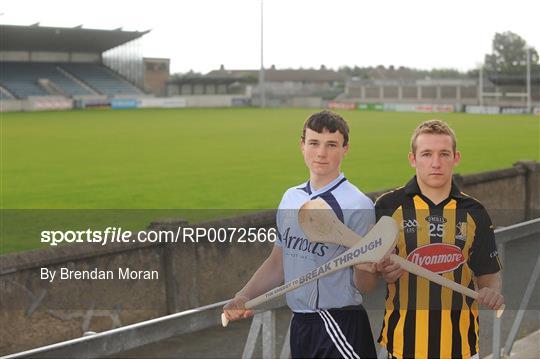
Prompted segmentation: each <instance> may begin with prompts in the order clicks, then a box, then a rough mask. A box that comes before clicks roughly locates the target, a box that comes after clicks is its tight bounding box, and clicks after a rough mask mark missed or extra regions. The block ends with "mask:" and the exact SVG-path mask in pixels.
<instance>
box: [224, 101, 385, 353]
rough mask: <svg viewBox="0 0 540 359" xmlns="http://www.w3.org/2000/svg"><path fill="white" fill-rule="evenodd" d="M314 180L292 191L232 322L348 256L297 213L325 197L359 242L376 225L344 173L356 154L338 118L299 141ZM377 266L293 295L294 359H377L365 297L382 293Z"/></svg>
mask: <svg viewBox="0 0 540 359" xmlns="http://www.w3.org/2000/svg"><path fill="white" fill-rule="evenodd" d="M300 147H301V151H302V154H303V156H304V161H305V163H306V165H307V167H308V169H309V180H308V181H307V182H305V183H303V184H300V185H298V186H294V187H292V188H290V189H288V190H287V191H286V192H285V194H284V195H283V198H282V200H281V203H280V205H279V208H278V211H277V217H276V223H277V229H278V234H279V240H278V241H277V242H276V244H275V246H274V248H273V250H272V252H271V254H270V255H269V257H268V258H267V259H266V260H265V261H264V263H263V264H262V265H261V266H260V267H259V269H258V270H257V271H256V272H255V274H254V275H253V276H252V277H251V279H250V280H249V281H248V283H247V284H246V285H245V286H244V288H242V289H241V290H240V291H239V292H238V293H237V294H236V295H235V297H234V298H233V299H232V300H231V301H230V302H229V303H227V305H225V307H224V312H225V315H226V317H227V318H228V319H229V320H236V319H240V318H245V317H248V316H250V315H252V311H250V310H246V309H245V307H244V304H245V302H247V301H248V300H249V299H251V298H254V297H256V296H258V295H260V294H262V293H264V292H266V291H268V290H270V289H272V288H274V287H276V286H278V285H280V284H282V283H283V282H284V281H290V280H292V279H294V278H296V277H298V276H300V275H302V274H305V273H307V272H309V271H311V270H313V269H315V268H317V267H318V266H320V265H322V264H324V263H326V262H328V261H329V260H330V259H332V258H335V257H336V256H338V255H340V254H341V253H343V252H345V251H346V248H345V247H343V246H339V245H335V244H329V243H320V244H317V243H310V242H309V241H308V240H307V236H306V235H305V234H304V232H303V231H302V229H301V228H300V225H299V224H298V210H299V208H300V207H301V206H302V205H303V204H304V203H306V202H307V201H309V200H312V199H315V198H318V197H321V198H322V199H324V200H325V201H326V202H327V203H328V204H329V205H330V207H331V208H332V209H333V210H334V212H335V214H336V216H337V217H338V218H339V219H340V220H341V221H342V222H343V223H345V224H346V225H347V226H348V227H349V228H351V229H352V230H354V231H355V232H357V233H358V234H359V235H361V236H363V235H365V234H366V233H367V232H368V230H369V229H370V228H371V226H372V225H373V224H374V223H375V211H374V207H373V203H372V201H371V200H370V199H369V198H368V197H366V196H365V195H364V194H363V193H362V192H360V191H359V190H358V188H356V187H355V186H354V185H352V184H351V183H350V182H349V181H347V179H346V178H345V176H344V175H343V173H341V171H340V165H341V161H342V160H343V157H344V156H345V155H346V154H347V152H348V151H349V127H348V125H347V123H346V122H345V120H344V119H343V118H342V117H341V116H340V115H338V114H336V113H333V112H330V111H321V112H318V113H315V114H313V115H312V116H310V117H309V118H308V119H307V121H306V122H305V124H304V129H303V133H302V137H301V141H300ZM374 272H375V266H372V265H358V266H356V267H352V268H348V269H343V270H341V271H338V272H336V273H333V274H331V275H328V276H326V277H324V278H321V279H318V280H317V281H314V282H312V283H308V284H306V285H304V286H302V287H300V288H298V289H296V290H294V291H291V292H289V293H287V304H288V305H289V307H290V308H291V310H292V311H293V313H294V315H293V319H292V322H291V354H292V357H293V358H336V357H339V358H374V357H376V352H375V346H374V341H373V337H372V334H371V328H370V325H369V320H368V317H367V313H366V311H365V309H364V308H363V307H362V305H361V303H362V296H361V294H360V292H367V291H369V290H371V289H373V287H374V286H375V283H376V280H377V277H376V275H375V274H373V273H374Z"/></svg>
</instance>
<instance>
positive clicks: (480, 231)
mask: <svg viewBox="0 0 540 359" xmlns="http://www.w3.org/2000/svg"><path fill="white" fill-rule="evenodd" d="M471 217H472V218H473V220H474V221H475V225H476V229H475V232H474V242H473V244H472V248H471V255H470V257H469V267H471V269H472V271H473V272H474V275H475V276H476V277H478V276H481V275H483V274H491V273H497V272H498V271H500V270H501V269H502V265H501V262H500V260H499V254H498V253H497V246H496V244H495V233H494V232H493V224H492V222H491V218H490V217H489V214H488V213H487V211H486V210H485V209H484V208H483V207H482V208H480V209H475V210H473V213H471Z"/></svg>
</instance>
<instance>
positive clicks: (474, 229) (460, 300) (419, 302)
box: [375, 120, 504, 358]
mask: <svg viewBox="0 0 540 359" xmlns="http://www.w3.org/2000/svg"><path fill="white" fill-rule="evenodd" d="M460 157H461V155H460V153H459V152H458V151H457V150H456V137H455V135H454V132H453V130H452V129H450V128H449V127H448V125H447V124H446V123H444V122H442V121H438V120H432V121H426V122H424V123H422V124H421V125H420V126H418V127H417V128H416V130H415V132H414V134H413V136H412V140H411V152H410V153H409V162H410V164H411V166H412V167H414V168H415V169H416V176H415V177H413V178H412V179H411V180H410V181H409V183H407V184H406V185H405V186H404V187H401V188H398V189H396V190H395V191H392V192H389V193H386V194H384V195H382V196H381V197H380V198H379V199H378V200H377V201H376V204H375V209H376V213H377V218H379V217H380V216H383V215H388V216H392V217H393V218H394V219H395V220H396V221H397V222H398V223H399V224H401V232H400V235H399V238H398V244H397V247H396V252H397V254H398V255H399V256H401V257H404V258H407V259H408V260H410V261H412V262H415V263H417V264H419V265H421V266H424V267H425V268H428V269H430V270H432V271H434V272H437V273H440V274H441V275H442V276H444V277H446V278H448V279H451V280H453V281H456V282H458V283H461V284H462V285H464V286H467V287H469V288H471V289H475V283H476V286H477V288H478V292H479V297H478V300H476V301H475V300H472V299H470V298H468V297H465V296H463V295H461V294H459V293H457V292H452V291H451V290H450V289H447V288H443V287H441V286H439V285H438V284H435V283H431V282H429V281H427V280H426V279H423V278H420V277H417V276H415V275H413V274H409V273H407V272H404V271H402V270H401V268H400V267H399V265H398V264H396V263H393V262H392V261H391V260H390V259H388V258H386V259H384V260H383V261H381V262H380V263H378V264H377V269H378V270H379V271H380V272H381V273H382V275H383V278H384V279H385V280H386V282H387V283H388V284H387V295H386V309H385V315H384V322H383V327H382V330H381V335H380V337H379V342H380V343H381V345H383V346H385V347H386V348H387V350H388V353H389V358H478V355H479V354H478V327H479V321H478V305H479V304H481V305H484V306H486V307H488V308H491V309H497V308H499V307H500V306H501V305H502V304H503V302H504V299H503V296H502V295H501V278H500V275H499V271H500V270H501V265H500V262H499V258H498V255H497V249H496V246H495V237H494V233H493V226H492V223H491V219H490V218H489V215H488V213H487V211H486V210H485V208H484V207H483V206H482V205H481V204H480V203H479V202H478V201H477V200H476V199H474V198H472V197H470V196H468V195H466V194H464V193H462V192H460V190H459V189H458V187H457V186H456V184H455V183H454V182H453V181H452V172H453V168H454V166H456V165H457V164H458V163H459V161H460Z"/></svg>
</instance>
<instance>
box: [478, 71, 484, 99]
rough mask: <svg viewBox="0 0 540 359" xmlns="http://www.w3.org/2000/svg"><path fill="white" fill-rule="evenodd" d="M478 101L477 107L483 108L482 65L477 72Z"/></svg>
mask: <svg viewBox="0 0 540 359" xmlns="http://www.w3.org/2000/svg"><path fill="white" fill-rule="evenodd" d="M478 100H479V105H480V106H484V65H480V69H479V71H478Z"/></svg>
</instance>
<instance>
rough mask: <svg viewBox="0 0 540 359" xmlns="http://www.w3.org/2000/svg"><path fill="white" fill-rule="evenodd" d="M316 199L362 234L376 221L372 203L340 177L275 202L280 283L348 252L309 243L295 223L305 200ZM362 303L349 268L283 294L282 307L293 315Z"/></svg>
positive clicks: (294, 191) (297, 189)
mask: <svg viewBox="0 0 540 359" xmlns="http://www.w3.org/2000/svg"><path fill="white" fill-rule="evenodd" d="M318 197H321V198H322V199H324V200H325V201H326V202H327V203H328V204H329V205H330V207H332V209H333V210H334V212H335V214H336V216H337V217H338V218H339V219H340V220H341V221H342V222H343V223H345V224H346V225H347V226H348V227H349V228H351V229H352V230H353V231H355V232H356V233H358V234H359V235H361V236H364V235H365V234H366V233H367V232H368V231H369V229H370V228H371V226H372V225H373V224H374V223H375V210H374V207H373V202H372V201H371V200H370V199H369V198H368V197H367V196H366V195H365V194H363V193H362V192H360V190H358V188H356V187H355V186H354V185H353V184H351V183H350V182H349V181H348V180H347V179H346V178H345V177H344V175H343V174H340V175H339V177H338V178H336V179H335V180H334V181H332V182H331V183H329V184H328V185H326V186H324V187H323V188H320V189H318V190H316V191H314V190H313V189H312V188H311V187H310V185H309V181H308V182H306V183H304V184H302V185H300V186H297V187H292V188H290V189H289V190H287V192H285V194H284V195H283V198H282V200H281V203H280V204H279V208H278V211H277V216H276V223H277V230H278V233H279V240H277V241H276V243H275V245H277V246H280V247H281V248H282V249H283V267H284V271H285V282H288V281H290V280H293V279H295V278H297V277H299V276H301V275H303V274H306V273H307V272H309V271H311V270H313V269H315V268H317V267H319V266H320V265H322V264H324V263H326V262H328V261H329V260H331V259H333V258H335V257H336V256H338V255H339V254H341V253H343V252H345V251H346V250H347V248H345V247H343V246H340V245H336V244H330V243H319V244H317V243H310V242H309V241H308V240H307V236H306V235H305V234H304V232H303V231H302V228H300V225H299V224H298V210H299V208H300V207H302V205H303V204H304V203H306V202H307V201H309V200H312V199H315V198H318ZM360 303H362V296H361V295H360V292H358V290H357V289H356V286H355V285H354V281H353V269H352V267H350V268H346V269H343V270H340V271H337V272H335V273H332V274H330V275H328V276H326V277H323V278H320V279H318V280H316V281H313V282H311V283H308V284H305V285H304V286H302V287H300V288H298V289H295V290H293V291H291V292H289V293H287V304H288V305H289V307H290V308H291V309H292V310H293V311H295V312H304V313H305V312H314V311H317V310H318V309H330V308H341V307H345V306H348V305H358V304H360Z"/></svg>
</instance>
